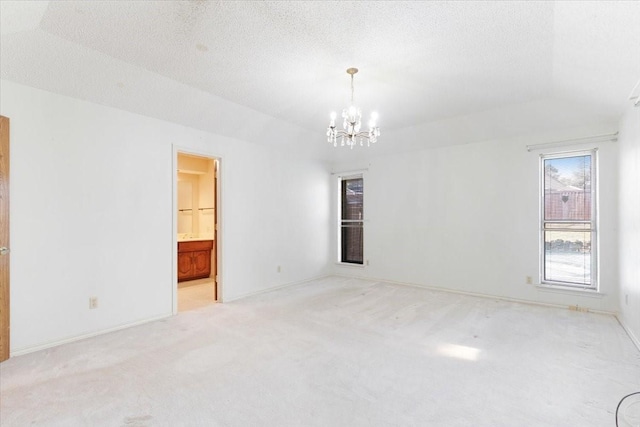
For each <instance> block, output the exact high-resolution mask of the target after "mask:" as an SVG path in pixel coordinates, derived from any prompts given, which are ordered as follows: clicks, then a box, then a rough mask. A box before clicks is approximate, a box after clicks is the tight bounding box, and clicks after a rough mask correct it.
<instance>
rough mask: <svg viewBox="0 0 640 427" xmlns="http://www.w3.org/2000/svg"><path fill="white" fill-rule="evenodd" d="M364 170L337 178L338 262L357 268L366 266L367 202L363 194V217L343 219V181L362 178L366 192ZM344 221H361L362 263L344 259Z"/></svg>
mask: <svg viewBox="0 0 640 427" xmlns="http://www.w3.org/2000/svg"><path fill="white" fill-rule="evenodd" d="M364 175H365V174H364V172H357V171H355V172H349V173H345V174H341V175H338V176H337V180H336V188H337V192H336V193H337V209H336V219H337V221H336V222H337V227H336V233H337V239H336V240H337V246H336V253H337V257H336V258H337V259H336V263H338V264H340V265H342V266H348V267H356V268H364V265H365V259H366V258H365V255H364V252H365V245H364V240H365V238H364V234H365V218H364V212H365V206H364V205H365V202H364V194H363V201H362V204H363V206H362V212H363V215H362V216H363V217H362V219H359V220H343V219H342V181H345V180H349V179H362V188H363V192H364V186H365V176H364ZM343 222H354V223H360V224H362V263H355V262H345V261H342V224H343Z"/></svg>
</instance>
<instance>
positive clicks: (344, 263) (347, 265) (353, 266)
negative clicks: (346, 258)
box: [336, 262, 364, 268]
mask: <svg viewBox="0 0 640 427" xmlns="http://www.w3.org/2000/svg"><path fill="white" fill-rule="evenodd" d="M336 265H337V266H339V267H349V268H364V264H353V263H350V262H336Z"/></svg>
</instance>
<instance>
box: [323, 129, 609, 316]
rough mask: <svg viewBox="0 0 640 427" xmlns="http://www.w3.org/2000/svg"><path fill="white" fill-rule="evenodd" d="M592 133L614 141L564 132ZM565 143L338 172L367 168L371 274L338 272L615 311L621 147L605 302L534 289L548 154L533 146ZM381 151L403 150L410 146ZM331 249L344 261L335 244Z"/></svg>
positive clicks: (432, 154)
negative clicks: (542, 170)
mask: <svg viewBox="0 0 640 427" xmlns="http://www.w3.org/2000/svg"><path fill="white" fill-rule="evenodd" d="M607 130H608V131H615V129H607ZM585 132H589V133H585ZM591 132H600V133H607V132H604V131H603V130H602V129H600V130H588V131H587V130H583V131H576V132H563V134H564V135H563V136H564V137H565V138H571V137H573V138H576V137H585V136H593V135H598V133H591ZM558 137H559V135H556V136H555V137H554V136H551V135H545V136H531V137H526V138H519V139H512V140H505V141H494V142H483V143H475V144H467V145H456V146H451V147H441V148H432V149H424V150H419V151H413V152H408V153H404V154H397V155H389V156H387V157H384V158H378V159H372V160H369V161H368V163H367V164H363V163H360V164H358V163H351V164H337V165H334V170H335V171H336V172H339V171H341V170H350V169H359V168H361V167H366V168H368V171H367V172H366V174H365V177H364V178H365V182H364V192H365V195H364V203H365V206H364V212H365V213H364V216H365V219H366V223H365V237H364V242H365V255H364V256H365V259H366V260H368V261H369V265H368V266H367V265H365V266H364V267H361V268H358V267H343V266H341V265H335V266H334V271H335V272H336V273H337V274H342V275H349V276H358V277H366V278H372V279H383V280H391V281H397V282H403V283H409V284H416V285H422V286H428V287H436V288H444V289H448V290H454V291H462V292H469V293H476V294H484V295H492V296H499V297H505V298H511V299H517V300H526V301H532V302H539V303H547V304H560V305H576V304H577V305H579V306H580V307H587V308H591V309H594V310H604V311H611V312H614V311H616V310H617V308H618V290H617V289H618V288H617V287H618V284H617V280H618V277H617V228H616V221H617V207H616V206H617V190H616V188H617V173H616V172H617V144H616V143H612V142H607V143H603V144H601V145H600V147H599V163H600V189H601V192H600V242H599V243H600V254H599V255H600V267H601V268H600V290H601V293H602V295H598V296H595V295H589V296H587V295H585V293H582V292H574V291H555V290H554V291H552V290H547V289H541V288H539V287H537V286H535V284H526V276H532V278H533V279H534V282H535V281H537V279H538V276H539V273H538V271H539V257H538V253H539V252H538V241H539V233H538V230H539V223H538V218H539V215H538V212H539V211H538V209H539V204H538V203H539V202H538V195H539V188H538V187H539V175H538V173H539V155H540V152H528V151H527V150H526V147H525V146H526V145H527V144H531V143H544V142H549V141H555V140H557V139H558ZM379 143H380V144H383V143H388V144H401V143H402V140H389V139H387V140H384V141H382V140H381V141H380V142H379ZM579 148H586V147H584V146H582V147H577V146H574V147H569V148H567V147H564V148H562V149H559V151H566V150H575V149H579ZM335 189H336V187H335V186H334V191H335ZM334 194H335V193H334ZM336 199H337V198H336ZM334 224H335V223H334ZM334 235H335V233H334ZM332 248H333V249H334V253H335V251H336V249H337V245H336V244H335V242H334V243H333V244H332ZM334 259H337V255H335V254H334ZM365 264H366V263H365Z"/></svg>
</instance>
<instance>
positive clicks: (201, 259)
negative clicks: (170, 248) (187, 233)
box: [178, 240, 213, 282]
mask: <svg viewBox="0 0 640 427" xmlns="http://www.w3.org/2000/svg"><path fill="white" fill-rule="evenodd" d="M212 248H213V240H195V241H192V242H178V282H184V281H187V280H195V279H203V278H206V277H209V276H210V275H211V249H212Z"/></svg>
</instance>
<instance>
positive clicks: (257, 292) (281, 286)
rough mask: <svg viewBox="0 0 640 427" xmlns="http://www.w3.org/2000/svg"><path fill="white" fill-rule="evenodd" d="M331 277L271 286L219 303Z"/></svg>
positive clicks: (329, 275) (319, 277) (325, 276)
mask: <svg viewBox="0 0 640 427" xmlns="http://www.w3.org/2000/svg"><path fill="white" fill-rule="evenodd" d="M331 276H333V274H325V275H324V276H317V277H312V278H311V279H304V280H299V281H297V282H289V283H285V284H283V285H278V286H273V287H271V288H266V289H261V290H259V291H254V292H249V293H246V294H242V295H238V296H235V297H233V298H225V299H224V301H221V302H223V303H228V302H232V301H237V300H240V299H243V298H248V297H252V296H256V295H260V294H266V293H267V292H272V291H277V290H278V289H284V288H288V287H291V286H296V285H302V284H303V283H308V282H313V281H314V280H321V279H325V278H327V277H331Z"/></svg>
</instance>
